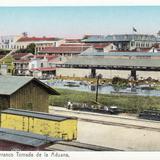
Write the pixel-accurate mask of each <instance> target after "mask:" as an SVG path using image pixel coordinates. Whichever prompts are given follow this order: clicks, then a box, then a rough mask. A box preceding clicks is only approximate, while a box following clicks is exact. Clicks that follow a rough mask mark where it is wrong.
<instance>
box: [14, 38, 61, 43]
mask: <svg viewBox="0 0 160 160" xmlns="http://www.w3.org/2000/svg"><path fill="white" fill-rule="evenodd" d="M57 40H60V38H56V37H22V38H20V39H18V41H17V42H30V41H31V42H32V41H57Z"/></svg>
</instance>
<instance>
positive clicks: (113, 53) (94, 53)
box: [80, 52, 160, 57]
mask: <svg viewBox="0 0 160 160" xmlns="http://www.w3.org/2000/svg"><path fill="white" fill-rule="evenodd" d="M80 56H133V57H137V56H144V57H160V52H83V53H81V54H80Z"/></svg>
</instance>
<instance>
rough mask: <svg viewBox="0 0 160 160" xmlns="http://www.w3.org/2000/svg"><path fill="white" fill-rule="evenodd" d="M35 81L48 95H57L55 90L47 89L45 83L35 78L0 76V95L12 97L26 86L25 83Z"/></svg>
mask: <svg viewBox="0 0 160 160" xmlns="http://www.w3.org/2000/svg"><path fill="white" fill-rule="evenodd" d="M31 81H35V82H36V83H38V84H39V85H41V86H42V87H43V88H44V89H46V91H47V92H48V93H49V94H53V95H55V94H57V95H58V94H59V93H58V92H57V91H56V90H54V89H53V88H51V87H49V86H48V85H46V84H45V83H42V82H41V81H39V80H38V79H36V78H33V77H28V76H0V95H12V94H13V93H15V92H16V91H17V90H18V89H20V88H21V87H23V86H24V85H26V84H27V83H29V82H31Z"/></svg>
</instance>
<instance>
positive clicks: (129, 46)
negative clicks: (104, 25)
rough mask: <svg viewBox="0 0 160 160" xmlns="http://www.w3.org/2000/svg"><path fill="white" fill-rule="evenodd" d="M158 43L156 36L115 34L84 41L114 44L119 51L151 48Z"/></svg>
mask: <svg viewBox="0 0 160 160" xmlns="http://www.w3.org/2000/svg"><path fill="white" fill-rule="evenodd" d="M156 41H157V38H156V37H155V36H154V35H146V34H117V35H116V34H115V35H108V36H100V37H95V36H93V37H92V36H90V37H89V38H85V39H83V40H82V42H84V43H87V44H89V43H113V44H114V45H116V46H117V50H134V49H136V48H150V47H152V46H153V45H154V44H155V43H156Z"/></svg>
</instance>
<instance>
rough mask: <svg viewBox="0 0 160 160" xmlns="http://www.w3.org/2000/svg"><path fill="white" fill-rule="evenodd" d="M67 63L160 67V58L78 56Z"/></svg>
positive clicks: (94, 65) (95, 65)
mask: <svg viewBox="0 0 160 160" xmlns="http://www.w3.org/2000/svg"><path fill="white" fill-rule="evenodd" d="M65 64H66V65H79V66H88V65H89V66H92V67H97V66H106V67H109V66H119V67H126V66H130V67H156V68H157V67H160V60H159V59H158V60H157V59H115V58H105V57H103V56H76V57H73V58H72V59H70V60H68V61H67V62H66V63H65Z"/></svg>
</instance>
